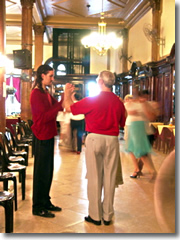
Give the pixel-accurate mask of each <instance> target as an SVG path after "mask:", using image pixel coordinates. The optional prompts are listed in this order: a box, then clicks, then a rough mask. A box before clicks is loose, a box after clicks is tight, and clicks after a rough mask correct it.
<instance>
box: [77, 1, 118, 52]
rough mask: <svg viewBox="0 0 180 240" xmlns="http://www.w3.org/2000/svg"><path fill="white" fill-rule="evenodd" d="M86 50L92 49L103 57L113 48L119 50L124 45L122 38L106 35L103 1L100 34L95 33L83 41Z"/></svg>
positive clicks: (99, 24) (99, 25)
mask: <svg viewBox="0 0 180 240" xmlns="http://www.w3.org/2000/svg"><path fill="white" fill-rule="evenodd" d="M81 43H82V44H83V45H84V47H85V48H89V47H92V48H93V49H94V50H95V51H96V52H97V54H98V55H100V56H103V55H105V54H106V53H107V50H108V49H110V48H111V47H112V48H114V49H117V48H118V47H119V46H120V45H121V44H122V38H117V37H116V34H115V33H113V32H111V33H108V34H107V33H106V22H105V21H104V12H103V0H102V12H101V17H100V22H98V32H93V33H91V34H90V35H88V36H85V37H84V38H83V39H81Z"/></svg>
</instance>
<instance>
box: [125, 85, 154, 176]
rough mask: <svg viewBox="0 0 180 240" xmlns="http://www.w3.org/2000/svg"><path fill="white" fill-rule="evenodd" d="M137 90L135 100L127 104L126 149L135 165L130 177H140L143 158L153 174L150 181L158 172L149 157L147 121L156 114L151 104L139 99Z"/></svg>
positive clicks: (134, 91) (134, 90)
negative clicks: (140, 162)
mask: <svg viewBox="0 0 180 240" xmlns="http://www.w3.org/2000/svg"><path fill="white" fill-rule="evenodd" d="M137 90H138V88H137V87H135V88H134V89H133V94H134V95H133V99H132V100H131V101H129V102H126V103H125V108H126V111H127V119H126V121H127V123H128V137H127V141H126V145H127V146H126V147H127V151H128V152H129V154H130V156H131V158H132V160H133V164H134V173H133V174H132V175H131V176H130V177H131V178H137V177H140V175H141V172H140V167H139V165H138V160H137V159H139V158H141V160H142V161H143V163H144V164H145V166H146V167H147V168H148V170H149V172H150V174H151V177H150V179H151V180H152V179H154V178H155V176H156V170H155V168H154V165H153V162H152V161H151V160H150V159H149V156H148V154H149V153H150V152H151V145H150V143H149V140H148V138H147V133H146V128H145V121H146V119H152V118H153V117H154V114H153V112H152V109H151V107H150V106H149V104H148V103H147V102H146V101H145V100H144V99H143V98H139V92H138V91H137Z"/></svg>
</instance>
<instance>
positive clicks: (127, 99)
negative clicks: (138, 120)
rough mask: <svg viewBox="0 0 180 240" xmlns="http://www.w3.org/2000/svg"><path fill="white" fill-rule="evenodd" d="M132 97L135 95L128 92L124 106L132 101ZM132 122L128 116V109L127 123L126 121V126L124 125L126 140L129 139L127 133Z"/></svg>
mask: <svg viewBox="0 0 180 240" xmlns="http://www.w3.org/2000/svg"><path fill="white" fill-rule="evenodd" d="M131 99H133V96H132V95H131V94H127V95H126V96H125V97H124V106H125V107H126V103H127V102H129V101H131ZM129 124H130V119H129V118H128V119H127V111H126V123H125V126H124V140H127V138H128V136H127V133H128V125H129Z"/></svg>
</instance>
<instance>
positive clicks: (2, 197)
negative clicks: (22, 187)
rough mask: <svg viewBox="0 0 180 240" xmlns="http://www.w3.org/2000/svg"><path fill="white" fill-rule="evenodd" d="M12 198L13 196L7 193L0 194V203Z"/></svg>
mask: <svg viewBox="0 0 180 240" xmlns="http://www.w3.org/2000/svg"><path fill="white" fill-rule="evenodd" d="M13 197H14V194H13V193H10V192H8V191H3V192H0V202H4V201H8V200H10V199H12V198H13Z"/></svg>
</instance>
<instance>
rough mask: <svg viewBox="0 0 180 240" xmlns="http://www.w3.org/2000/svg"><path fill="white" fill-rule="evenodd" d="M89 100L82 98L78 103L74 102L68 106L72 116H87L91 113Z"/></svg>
mask: <svg viewBox="0 0 180 240" xmlns="http://www.w3.org/2000/svg"><path fill="white" fill-rule="evenodd" d="M89 102H90V101H89V98H88V97H86V98H83V99H82V100H80V101H79V102H76V103H74V104H72V105H71V106H70V108H71V112H72V114H73V115H78V114H87V113H88V112H90V111H91V105H90V104H89Z"/></svg>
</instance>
